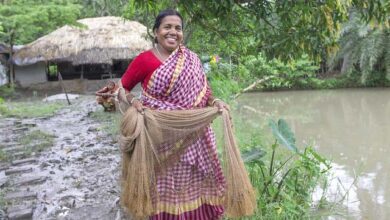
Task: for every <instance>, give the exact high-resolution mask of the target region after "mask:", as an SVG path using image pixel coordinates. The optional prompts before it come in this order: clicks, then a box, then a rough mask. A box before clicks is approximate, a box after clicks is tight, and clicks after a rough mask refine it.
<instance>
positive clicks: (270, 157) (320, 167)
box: [235, 120, 330, 220]
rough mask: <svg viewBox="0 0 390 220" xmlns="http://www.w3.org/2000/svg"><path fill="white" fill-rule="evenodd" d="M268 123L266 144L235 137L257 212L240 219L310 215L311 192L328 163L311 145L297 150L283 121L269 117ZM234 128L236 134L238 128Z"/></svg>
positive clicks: (320, 180) (293, 139)
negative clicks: (254, 193) (270, 141)
mask: <svg viewBox="0 0 390 220" xmlns="http://www.w3.org/2000/svg"><path fill="white" fill-rule="evenodd" d="M269 126H270V128H271V130H272V134H273V136H274V139H275V142H274V143H273V144H272V145H271V146H270V147H262V146H259V144H260V143H259V142H257V141H255V142H252V143H250V142H247V141H246V140H245V139H239V143H240V146H241V148H242V152H243V153H242V157H243V159H244V162H245V164H246V166H247V169H248V171H249V175H250V178H251V181H252V184H253V186H254V187H255V189H256V191H257V193H258V197H257V204H258V210H257V212H256V213H255V215H254V216H251V217H249V218H244V219H256V220H258V219H304V218H310V213H311V211H312V209H313V207H312V204H313V200H312V193H313V191H314V189H315V187H316V186H318V185H320V184H322V182H323V181H325V179H326V177H327V171H328V170H329V169H330V163H329V162H328V161H327V160H326V159H325V158H323V157H322V156H320V155H319V154H318V153H316V152H315V150H314V149H313V148H311V147H305V148H304V149H303V150H302V151H300V150H299V149H298V148H297V147H296V146H295V137H294V134H293V133H292V131H291V129H290V128H289V126H288V125H287V123H286V122H285V121H284V120H279V121H278V122H277V123H276V122H274V121H272V120H270V123H269ZM235 130H236V131H237V136H238V137H240V133H242V132H240V131H241V129H235ZM247 130H248V129H245V132H247ZM252 135H253V137H252V138H250V139H252V140H254V139H257V136H261V135H260V134H259V133H258V131H257V134H255V133H252ZM253 144H255V145H253ZM280 146H284V147H285V148H284V149H282V148H280ZM267 152H269V154H268V153H267Z"/></svg>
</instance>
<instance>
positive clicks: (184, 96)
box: [118, 9, 254, 220]
mask: <svg viewBox="0 0 390 220" xmlns="http://www.w3.org/2000/svg"><path fill="white" fill-rule="evenodd" d="M153 32H154V35H155V39H154V41H155V43H156V45H155V47H154V48H153V49H150V50H148V51H145V52H143V53H141V54H139V55H138V56H137V57H136V58H135V59H134V60H133V62H132V63H131V64H130V65H129V67H128V69H127V71H126V73H125V74H124V75H123V77H122V79H121V81H120V88H123V89H124V90H125V91H126V95H125V96H119V97H118V98H119V99H120V100H119V101H124V102H126V101H127V102H128V103H130V104H131V105H132V106H133V107H134V108H135V109H136V110H137V111H138V112H140V113H141V114H145V115H147V111H145V112H146V113H144V109H145V108H149V109H153V110H191V109H200V108H205V107H207V106H215V107H217V108H218V111H220V112H222V111H223V109H228V106H227V105H226V104H225V103H223V102H222V101H220V100H219V99H215V98H213V97H212V95H211V89H210V87H209V84H208V82H207V78H206V76H205V73H204V70H203V67H202V63H201V61H200V59H199V57H198V56H197V55H196V54H195V53H194V52H192V51H190V50H189V49H187V48H186V47H185V46H184V45H182V41H183V19H182V17H181V15H180V14H179V13H178V12H177V11H175V10H169V9H168V10H164V11H162V12H160V14H159V15H158V16H157V18H156V21H155V24H154V27H153ZM139 82H141V83H142V96H141V98H140V100H138V99H135V98H134V96H133V95H132V94H130V93H129V91H130V90H131V89H132V88H133V87H134V86H135V85H136V84H137V83H139ZM120 91H123V90H122V89H121V90H120ZM125 99H127V100H125ZM134 108H133V110H134ZM125 119H126V117H124V119H123V121H122V123H123V124H126V123H127V121H126V120H125ZM121 132H122V134H128V133H129V131H127V130H126V129H124V127H122V130H121ZM148 132H149V131H148ZM130 133H131V132H130ZM196 134H197V135H199V136H197V138H196V140H194V141H193V142H191V143H182V142H175V144H167V143H166V142H163V143H164V144H161V146H160V145H158V146H153V147H156V149H157V150H156V152H155V153H156V157H157V158H159V157H162V155H169V153H170V152H172V149H173V150H174V149H176V148H183V149H185V150H180V151H179V150H178V152H176V151H175V155H174V157H173V158H175V159H171V160H170V161H169V164H170V165H169V166H168V167H167V168H166V169H164V171H163V172H160V171H159V170H160V169H159V168H158V167H157V168H156V171H154V173H155V177H151V178H146V177H145V174H144V173H139V174H137V175H134V173H135V172H140V171H139V169H138V170H134V166H132V165H129V164H131V163H132V161H136V160H137V159H139V158H137V157H138V156H139V155H138V156H134V154H136V153H134V152H138V151H137V150H134V152H133V151H131V152H123V155H124V157H123V158H124V159H123V166H122V167H123V176H122V180H123V182H122V183H123V185H122V198H121V199H122V204H123V205H124V206H125V207H126V208H128V210H129V211H130V212H131V213H132V214H133V215H135V216H136V217H144V216H149V217H150V219H153V220H158V219H162V220H164V219H170V220H176V219H177V220H179V219H200V220H214V219H220V218H222V216H223V214H224V212H225V211H226V213H229V209H230V211H232V209H231V208H229V207H231V206H225V205H224V202H225V195H227V194H228V193H226V192H228V191H229V190H226V189H227V187H226V185H227V184H226V180H225V176H224V174H223V171H222V168H221V164H220V161H219V159H218V154H217V151H216V143H215V137H214V133H213V131H212V129H211V127H210V125H209V124H208V125H207V126H206V127H202V130H201V131H199V134H198V133H196ZM167 138H168V137H167ZM139 147H141V148H148V146H139ZM137 149H140V148H137ZM132 157H134V158H132ZM136 166H146V165H144V164H142V163H141V164H140V163H138V164H136ZM161 166H162V165H161ZM134 176H136V178H132V177H134ZM142 176H143V177H145V178H142ZM153 176H154V175H153ZM145 179H147V180H145ZM228 179H229V178H228ZM230 179H231V178H230ZM230 179H229V180H230ZM248 181H249V180H248ZM138 183H140V184H138ZM140 185H141V186H140ZM144 186H145V188H150V192H145V190H143V189H144V188H142V187H144ZM137 190H138V191H137ZM248 191H250V192H251V187H248ZM227 197H228V196H227ZM226 201H228V199H226ZM253 201H254V199H253ZM142 202H145V205H143V203H142ZM150 203H152V204H150ZM253 203H254V202H253ZM148 204H150V205H148ZM225 209H226V210H225ZM238 209H240V208H238ZM234 211H236V210H234Z"/></svg>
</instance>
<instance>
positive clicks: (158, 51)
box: [155, 45, 164, 60]
mask: <svg viewBox="0 0 390 220" xmlns="http://www.w3.org/2000/svg"><path fill="white" fill-rule="evenodd" d="M155 48H156V50H157V53H158V55H160V58H161V59H162V60H164V57H163V56H162V55H161V53H160V50H159V49H158V45H157V46H156V47H155Z"/></svg>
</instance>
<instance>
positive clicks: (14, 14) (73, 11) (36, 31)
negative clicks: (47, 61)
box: [0, 0, 81, 85]
mask: <svg viewBox="0 0 390 220" xmlns="http://www.w3.org/2000/svg"><path fill="white" fill-rule="evenodd" d="M80 8H81V7H80V5H78V4H75V3H74V1H73V0H5V1H3V4H1V5H0V21H1V23H0V42H4V43H6V44H8V45H10V48H11V54H10V56H11V57H12V55H13V50H12V48H13V46H14V45H16V44H26V43H29V42H31V41H33V40H35V39H37V38H38V37H41V36H43V35H45V34H47V33H49V32H50V31H53V30H55V29H56V28H58V27H60V26H63V25H65V24H76V20H77V18H78V16H79V15H80ZM9 69H10V73H9V79H10V83H11V85H12V84H13V78H14V73H13V64H12V63H10V68H9Z"/></svg>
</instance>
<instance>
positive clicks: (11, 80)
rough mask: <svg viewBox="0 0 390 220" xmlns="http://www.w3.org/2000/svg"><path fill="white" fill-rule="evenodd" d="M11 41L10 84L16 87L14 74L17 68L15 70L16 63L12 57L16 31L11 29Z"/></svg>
mask: <svg viewBox="0 0 390 220" xmlns="http://www.w3.org/2000/svg"><path fill="white" fill-rule="evenodd" d="M9 42H10V52H9V56H10V57H9V60H10V62H9V82H10V85H11V87H14V82H15V79H14V76H15V70H14V63H13V61H12V58H13V56H14V49H13V47H14V31H13V30H11V31H10V36H9Z"/></svg>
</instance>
